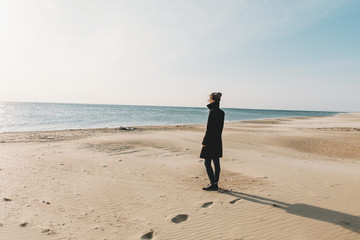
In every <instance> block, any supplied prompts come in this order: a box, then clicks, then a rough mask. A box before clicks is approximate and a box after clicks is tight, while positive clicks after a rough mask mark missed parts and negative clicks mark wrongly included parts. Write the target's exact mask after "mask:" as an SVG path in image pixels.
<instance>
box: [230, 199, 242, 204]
mask: <svg viewBox="0 0 360 240" xmlns="http://www.w3.org/2000/svg"><path fill="white" fill-rule="evenodd" d="M239 200H241V198H236V199H234V200H232V201H230V204H235V203H236V202H237V201H239Z"/></svg>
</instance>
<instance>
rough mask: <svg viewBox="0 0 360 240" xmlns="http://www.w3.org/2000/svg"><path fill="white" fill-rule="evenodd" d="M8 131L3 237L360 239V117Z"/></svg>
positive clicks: (0, 151) (1, 156)
mask: <svg viewBox="0 0 360 240" xmlns="http://www.w3.org/2000/svg"><path fill="white" fill-rule="evenodd" d="M204 131H205V126H204V125H185V126H166V127H165V126H163V127H142V128H136V129H133V130H120V129H88V130H64V131H48V132H26V133H2V134H0V239H27V240H32V239H186V240H189V239H199V240H201V239H204V240H205V239H206V240H209V239H210V240H211V239H216V240H219V239H225V240H227V239H229V240H235V239H238V240H239V239H262V240H263V239H314V240H315V239H316V240H319V239H324V240H325V239H326V240H327V239H346V240H351V239H360V208H359V199H360V191H359V189H360V114H340V115H337V116H333V117H311V118H282V119H271V120H259V121H248V122H236V123H235V122H233V123H226V124H225V128H224V133H223V142H224V158H222V160H221V166H222V172H221V176H220V178H221V179H220V183H219V185H220V188H221V190H220V191H219V192H206V191H202V190H201V188H202V187H204V186H206V185H207V184H208V179H207V176H206V172H205V168H204V165H203V161H202V160H201V159H199V153H200V148H201V140H202V137H203V135H204Z"/></svg>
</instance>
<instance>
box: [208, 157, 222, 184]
mask: <svg viewBox="0 0 360 240" xmlns="http://www.w3.org/2000/svg"><path fill="white" fill-rule="evenodd" d="M211 160H213V161H214V167H215V176H214V171H213V169H212V167H211ZM205 167H206V172H207V174H208V176H209V178H210V182H211V184H217V183H218V181H219V176H220V161H219V158H212V159H211V158H207V159H205Z"/></svg>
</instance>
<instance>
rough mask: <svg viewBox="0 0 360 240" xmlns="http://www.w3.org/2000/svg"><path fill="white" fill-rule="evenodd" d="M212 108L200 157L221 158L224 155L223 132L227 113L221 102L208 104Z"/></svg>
mask: <svg viewBox="0 0 360 240" xmlns="http://www.w3.org/2000/svg"><path fill="white" fill-rule="evenodd" d="M207 107H208V108H209V109H210V112H209V118H208V122H207V126H206V133H205V136H204V139H203V141H202V145H205V147H203V148H202V149H201V153H200V158H221V157H222V155H223V148H222V139H221V134H222V131H223V128H224V117H225V113H224V111H223V110H221V109H220V108H219V102H213V103H210V104H209V105H207Z"/></svg>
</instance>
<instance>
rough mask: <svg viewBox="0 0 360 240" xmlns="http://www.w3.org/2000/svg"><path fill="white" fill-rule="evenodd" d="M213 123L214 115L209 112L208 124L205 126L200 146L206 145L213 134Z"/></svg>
mask: <svg viewBox="0 0 360 240" xmlns="http://www.w3.org/2000/svg"><path fill="white" fill-rule="evenodd" d="M213 122H214V114H213V112H212V111H210V113H209V118H208V122H207V125H206V132H205V136H204V139H203V141H202V145H207V143H208V141H209V139H210V138H211V136H212V135H213V133H212V131H213V130H214V128H213V126H212V125H213Z"/></svg>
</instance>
